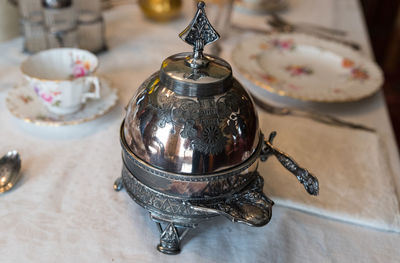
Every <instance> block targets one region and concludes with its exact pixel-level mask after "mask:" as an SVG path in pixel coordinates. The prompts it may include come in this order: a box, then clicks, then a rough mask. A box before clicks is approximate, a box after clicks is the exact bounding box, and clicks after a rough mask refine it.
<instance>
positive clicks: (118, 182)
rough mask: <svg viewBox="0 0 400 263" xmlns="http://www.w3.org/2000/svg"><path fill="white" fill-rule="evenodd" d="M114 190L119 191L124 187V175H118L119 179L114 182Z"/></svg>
mask: <svg viewBox="0 0 400 263" xmlns="http://www.w3.org/2000/svg"><path fill="white" fill-rule="evenodd" d="M113 187H114V191H116V192H119V191H121V190H122V188H124V184H123V182H122V177H118V178H117V180H115V182H114V186H113Z"/></svg>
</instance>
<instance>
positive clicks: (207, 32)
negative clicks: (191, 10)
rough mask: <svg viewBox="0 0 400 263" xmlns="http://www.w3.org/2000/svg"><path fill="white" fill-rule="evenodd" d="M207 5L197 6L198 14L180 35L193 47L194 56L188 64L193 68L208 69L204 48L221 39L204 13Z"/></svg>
mask: <svg viewBox="0 0 400 263" xmlns="http://www.w3.org/2000/svg"><path fill="white" fill-rule="evenodd" d="M205 5H206V4H205V3H204V2H203V1H200V2H199V3H198V4H197V12H196V15H195V16H194V18H193V20H192V22H190V24H189V25H188V26H187V27H186V28H185V29H184V30H183V31H182V32H181V33H180V34H179V37H180V38H181V39H182V40H183V41H185V42H186V43H188V44H189V45H191V46H193V55H192V57H191V58H189V59H188V60H187V61H186V62H187V64H188V65H189V66H190V67H192V68H202V67H206V66H207V64H208V60H207V58H205V57H204V56H203V49H204V46H205V45H207V44H210V43H212V42H214V41H217V40H218V39H219V34H218V32H217V31H216V30H215V29H214V28H213V27H212V25H211V23H210V21H209V20H208V18H207V16H206V12H205V11H204V7H205Z"/></svg>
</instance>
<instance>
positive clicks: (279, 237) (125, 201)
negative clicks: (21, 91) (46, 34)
mask: <svg viewBox="0 0 400 263" xmlns="http://www.w3.org/2000/svg"><path fill="white" fill-rule="evenodd" d="M182 2H183V7H182V12H181V16H179V17H178V18H177V19H175V20H172V21H168V22H164V23H160V22H155V21H152V20H150V19H148V18H146V17H145V16H144V14H143V13H142V11H141V9H140V7H139V5H138V4H137V3H136V2H135V1H133V2H132V3H128V4H124V5H122V4H121V5H117V6H115V7H113V8H111V9H108V10H106V11H105V12H104V13H103V15H104V20H105V25H106V28H105V29H106V30H105V32H106V42H107V50H106V51H103V52H102V53H99V54H97V55H98V58H99V61H100V66H99V69H98V72H97V74H98V75H99V76H100V77H101V78H104V79H107V81H109V82H110V83H111V85H112V86H113V87H114V88H116V89H117V91H118V98H119V99H118V102H117V104H116V106H115V107H113V108H112V109H111V110H110V111H108V112H106V113H104V115H103V116H99V117H98V118H96V119H94V120H90V121H87V122H84V123H80V124H77V125H63V126H59V127H53V126H46V125H35V124H34V123H29V122H26V121H25V120H24V119H20V118H17V117H15V116H14V115H13V114H12V113H11V112H10V111H9V110H8V108H7V103H6V98H7V96H8V94H9V92H10V91H11V90H12V89H14V88H15V86H16V85H23V84H21V83H24V80H23V76H22V73H21V71H20V65H21V63H22V62H23V61H24V60H25V59H26V58H27V57H28V56H29V54H26V53H24V52H23V51H22V46H23V38H22V37H18V38H15V39H11V40H8V41H6V42H2V43H0V154H1V153H6V152H7V151H9V150H17V151H18V152H19V153H20V156H21V160H22V168H21V173H22V177H21V179H20V181H19V182H18V183H17V184H16V186H15V187H14V188H13V189H12V190H11V191H9V192H7V193H3V194H0V226H1V228H0V232H1V234H0V255H1V256H0V262H399V259H400V249H399V248H400V227H398V228H396V227H391V226H400V219H399V217H398V216H397V215H398V214H399V213H398V211H399V209H400V206H399V200H400V195H399V193H400V158H399V153H398V148H397V144H396V141H395V137H394V134H393V129H392V125H391V121H390V118H389V114H388V109H387V105H386V103H385V99H384V94H383V91H382V90H380V91H378V92H377V93H375V94H373V95H371V96H369V97H367V98H364V99H362V100H359V101H354V102H344V103H313V102H307V101H301V100H296V99H292V98H288V97H284V96H279V95H276V94H271V93H269V92H268V91H266V90H262V89H260V88H258V87H256V86H255V85H254V83H251V81H249V80H247V79H246V78H245V77H243V76H242V75H241V74H240V72H239V71H238V69H237V67H236V66H235V64H234V63H232V57H231V52H232V49H233V47H234V46H235V44H236V43H237V41H240V40H243V39H245V38H246V37H247V36H249V35H253V34H255V33H254V32H252V29H255V28H256V29H261V30H271V28H269V27H268V25H267V24H266V22H265V21H266V17H267V15H265V14H252V13H249V12H243V10H241V9H239V8H234V9H233V13H232V16H231V25H237V26H238V27H239V26H240V28H241V29H240V30H234V29H233V26H232V30H230V31H229V35H228V36H227V37H225V36H224V35H223V38H222V39H221V40H220V46H221V49H222V50H221V51H220V53H219V56H220V57H222V58H223V59H225V60H227V61H228V62H229V63H230V64H231V65H232V68H233V75H234V76H235V77H236V78H237V79H238V80H239V81H240V82H241V83H242V85H243V86H244V87H245V88H246V89H248V90H249V91H251V92H253V94H255V96H258V98H259V99H261V100H264V101H265V102H269V103H271V104H273V105H276V106H281V107H290V108H296V109H301V110H312V111H314V112H318V113H321V114H329V115H332V116H335V117H336V118H340V119H342V120H345V121H348V122H353V123H358V124H362V125H364V126H367V127H371V128H373V129H375V132H374V135H373V136H376V137H377V138H378V139H377V142H378V143H379V147H380V148H382V149H383V151H384V153H383V152H382V154H375V155H371V156H369V155H368V154H369V153H368V149H370V148H367V147H364V148H362V146H363V145H361V146H360V145H358V144H357V145H356V142H357V143H360V140H357V139H354V140H353V139H348V140H346V138H345V137H346V136H355V137H354V138H361V137H356V136H357V134H355V133H356V132H358V131H352V130H351V129H349V128H343V127H333V126H332V127H331V126H329V125H325V124H320V123H317V122H313V121H310V120H304V122H305V123H306V124H304V123H303V122H302V123H300V124H299V125H300V126H296V127H300V128H303V129H309V130H305V131H304V136H303V137H301V138H303V139H304V140H305V141H307V140H309V141H310V142H311V141H312V140H313V139H314V137H315V135H314V136H313V135H312V134H315V133H316V131H318V129H320V130H323V131H324V132H325V131H326V132H328V133H329V131H330V130H331V129H334V132H335V136H336V137H335V138H336V139H337V140H338V141H340V140H343V141H345V142H346V145H345V146H346V148H343V149H349V152H352V149H354V152H355V153H356V154H353V155H351V156H350V155H347V156H346V153H345V151H343V152H342V153H343V156H346V158H343V162H346V164H345V166H344V167H345V168H346V169H349V170H351V169H353V168H354V166H359V167H360V168H359V169H358V170H354V171H358V172H357V173H360V171H365V173H366V174H368V167H369V166H368V165H366V164H367V163H368V162H371V163H373V162H374V161H375V160H373V158H375V157H376V156H381V157H382V160H383V161H385V162H386V163H387V167H386V168H385V170H384V171H385V172H384V173H376V174H375V173H374V174H372V175H371V176H373V177H371V178H375V179H376V180H378V182H382V183H384V185H385V188H383V189H381V191H380V192H379V193H382V194H386V193H388V192H390V193H392V194H393V195H392V196H391V197H390V198H389V197H386V196H383V197H382V198H380V196H376V195H375V194H374V192H373V190H374V189H378V190H379V186H378V185H377V184H375V185H368V182H371V183H372V182H377V181H373V180H372V179H371V180H370V179H368V178H367V177H362V176H361V174H354V178H364V179H365V180H364V179H354V180H352V178H351V177H352V176H353V174H352V173H349V175H346V178H344V179H343V181H340V182H339V185H336V186H335V188H336V189H337V190H336V191H334V190H332V189H330V187H329V184H330V181H329V178H327V179H325V180H323V178H324V177H319V174H318V169H316V170H315V169H314V170H313V166H315V167H317V168H318V167H319V166H320V165H321V163H323V164H324V169H326V171H330V170H335V169H336V167H335V166H334V165H333V164H334V163H333V161H332V162H331V160H330V159H332V158H333V159H334V158H335V156H337V155H340V154H337V153H334V152H332V153H331V154H330V155H329V156H330V159H321V158H319V156H313V155H312V153H309V152H307V154H302V153H304V151H302V150H301V149H298V148H300V147H297V148H296V142H293V141H290V142H291V143H290V144H288V146H286V145H285V144H284V143H283V144H284V145H282V150H286V149H284V148H285V147H289V148H290V147H291V146H290V145H293V144H294V146H293V151H294V152H296V154H295V156H294V157H295V159H296V161H298V162H299V163H301V164H302V165H304V166H306V167H307V168H309V170H311V171H313V173H315V175H316V176H317V177H319V179H320V195H321V198H326V199H322V200H328V201H329V199H334V200H339V201H338V202H339V203H338V205H335V206H333V205H332V207H333V208H332V209H337V210H335V211H339V210H340V209H341V207H347V208H348V210H346V215H343V214H340V213H336V212H335V211H333V210H332V211H333V212H332V213H324V212H321V211H322V210H323V209H322V210H321V209H319V208H318V209H308V208H307V207H312V205H313V204H312V202H313V200H317V199H318V197H309V198H310V199H307V200H311V201H309V202H310V203H308V205H309V206H301V205H294V204H293V202H288V201H287V200H285V196H279V195H277V202H276V204H275V205H274V207H273V215H272V219H271V221H270V222H269V224H268V225H266V226H263V227H249V226H246V225H244V224H239V223H233V222H230V221H229V220H227V219H225V218H223V217H217V218H214V219H212V220H209V221H206V222H204V223H202V224H199V225H198V226H197V227H196V228H195V229H193V230H191V231H189V232H188V234H187V235H186V237H185V239H183V240H182V244H181V247H182V251H181V253H180V254H178V255H173V256H171V255H165V254H162V253H160V252H158V251H157V250H156V245H157V244H158V242H159V231H158V229H157V228H156V225H155V224H154V222H153V221H152V220H151V219H150V217H149V215H148V212H147V211H146V210H145V209H143V208H142V207H140V206H139V205H137V204H136V203H135V202H133V201H132V199H131V198H130V197H129V195H128V194H126V192H125V191H124V190H122V191H120V192H116V191H114V189H113V183H114V180H115V179H117V178H118V177H119V176H120V174H121V167H122V159H121V146H120V141H119V136H120V125H121V122H122V120H123V119H124V116H125V106H126V105H127V104H128V103H129V101H130V99H131V98H132V97H133V96H134V95H135V93H136V90H137V89H138V88H139V86H140V85H141V83H142V82H143V81H144V80H145V79H146V78H148V77H149V76H150V75H151V74H152V73H154V72H156V71H157V70H159V68H160V66H161V63H162V61H163V59H165V58H166V57H168V56H170V55H172V54H176V53H179V52H186V51H190V47H189V46H187V45H186V44H185V43H184V42H183V41H182V40H181V39H180V38H179V37H178V34H179V33H180V32H181V31H182V30H183V29H184V28H185V27H186V26H187V25H188V24H189V22H190V20H191V19H192V17H193V15H194V13H195V10H196V9H195V5H194V4H193V2H194V1H182ZM281 15H282V16H283V17H284V18H286V19H288V20H289V21H291V22H294V23H296V22H306V23H310V24H318V25H320V26H325V27H331V28H336V29H340V30H343V31H345V32H347V36H346V39H349V40H352V41H356V42H357V43H359V44H360V46H361V50H360V51H358V52H360V54H362V55H363V56H365V57H368V58H369V59H370V60H374V55H373V52H372V49H371V45H370V40H369V35H368V31H367V28H366V25H365V21H364V17H363V12H362V7H361V3H360V2H359V1H358V0H288V8H287V10H285V11H283V12H282V13H281ZM246 28H247V29H248V30H246ZM253 31H254V30H253ZM206 52H208V51H207V50H206ZM38 66H40V65H38ZM258 111H259V116H260V126H261V127H262V129H268V130H266V131H264V132H265V133H268V132H269V131H272V130H273V129H274V128H275V127H273V125H272V124H273V123H282V127H286V128H287V127H289V129H290V121H291V120H293V119H288V118H286V117H279V116H275V117H271V119H270V120H271V122H266V121H265V120H266V119H265V118H267V117H268V116H267V115H266V116H267V117H265V118H264V117H262V116H264V115H263V114H264V113H262V111H263V110H262V107H259V108H258ZM296 121H299V120H297V119H296ZM270 125H271V126H272V127H270ZM301 125H303V126H301ZM322 125H324V127H322ZM300 128H299V129H300ZM290 132H291V133H292V134H293V136H296V135H295V134H296V129H295V128H293V129H292V130H291V131H290ZM313 132H314V133H313ZM307 134H311V136H309V137H306V135H307ZM290 136H291V135H290V133H285V132H283V133H281V135H280V133H279V131H278V137H277V138H278V139H277V141H276V145H278V146H279V144H280V142H284V141H285V140H288V139H289V137H290ZM371 136H372V135H371V134H367V135H365V137H362V138H367V139H365V141H364V143H365V144H367V143H368V141H369V140H370V139H369V138H372V137H371ZM320 137H321V138H322V137H324V136H320ZM326 138H327V139H326V140H327V141H324V142H323V143H320V142H319V143H315V145H314V144H312V143H311V145H314V147H317V146H318V144H320V145H321V144H323V145H322V146H321V147H322V148H323V149H322V150H320V151H319V153H318V155H320V153H322V154H323V153H324V151H326V152H329V151H334V150H335V147H333V146H332V145H329V143H330V141H329V140H330V139H329V138H330V137H329V136H328V135H326ZM332 140H333V139H332ZM353 141H354V145H353V144H352V143H353ZM305 144H306V143H304V144H302V145H305ZM307 145H308V143H307ZM343 147H344V146H343ZM357 147H360V148H357ZM341 149H342V148H341ZM357 149H363V151H364V152H360V153H357ZM290 150H292V148H290ZM288 151H289V150H288ZM311 152H312V151H311ZM352 153H353V152H352ZM289 154H291V152H290V151H289ZM358 155H360V156H363V158H362V159H360V160H363V161H362V162H361V161H360V162H357V161H353V159H354V160H359V159H357V156H358ZM339 157H340V156H338V158H339ZM340 160H342V159H340ZM352 161H353V162H352ZM268 162H269V161H268ZM271 162H272V161H271ZM266 165H267V164H265V163H260V168H261V171H265V170H267V168H268V167H269V166H266ZM265 167H267V168H265ZM277 167H278V166H277ZM364 167H366V168H364ZM342 168H343V167H341V168H340V169H342ZM268 169H269V168H268ZM277 169H278V168H277ZM338 169H339V168H338ZM343 169H344V168H343ZM363 169H366V170H363ZM273 171H274V172H276V170H273ZM321 171H325V170H323V169H322V170H321ZM277 173H281V174H280V175H279V178H282V180H283V181H290V180H292V179H293V182H294V185H296V186H298V184H296V182H295V179H294V178H292V177H290V176H289V175H285V173H287V172H285V171H284V170H283V169H282V170H278V171H277ZM361 173H362V172H361ZM357 176H361V177H357ZM273 179H275V178H273ZM345 179H346V181H344V180H345ZM271 180H272V179H271ZM379 180H380V181H379ZM265 181H266V182H265V184H266V186H265V187H266V188H265V189H266V191H265V192H266V194H267V195H268V194H269V193H270V192H272V193H275V192H279V191H280V189H282V190H281V191H283V189H284V190H285V191H287V189H286V188H284V187H282V188H280V187H279V185H278V184H273V187H272V188H273V189H272V188H268V185H269V179H266V180H265ZM333 182H334V181H333ZM282 184H285V182H283V183H282ZM372 184H374V183H372ZM360 185H362V186H363V187H364V188H360V187H359V186H360ZM274 187H275V188H274ZM389 188H390V191H389V190H388V189H389ZM341 189H345V190H343V191H341ZM352 189H361V190H363V189H365V190H363V191H364V192H360V193H361V194H362V195H361V196H362V198H360V200H358V199H357V196H356V195H352V194H351V190H352ZM361 190H360V191H361ZM378 190H377V191H378ZM290 191H293V192H302V191H303V189H301V187H300V186H299V187H298V188H296V189H292V190H290ZM324 191H325V193H326V192H329V193H330V194H331V196H325V197H324V196H323V194H324ZM369 191H371V192H369ZM369 193H370V195H368V194H369ZM346 194H348V195H346ZM274 196H275V195H274V194H273V195H272V196H271V199H273V200H274ZM343 196H344V197H343ZM341 197H343V198H341ZM293 198H297V196H295V197H293ZM304 198H308V197H304ZM314 198H315V199H314ZM338 198H341V199H338ZM352 198H354V199H353V200H351V199H352ZM366 199H368V202H363V200H366ZM279 200H280V201H279ZM388 200H390V202H391V206H392V207H393V209H392V210H393V211H394V212H393V214H396V216H392V217H389V216H387V217H386V218H393V220H391V219H390V220H389V221H390V222H388V224H387V225H388V226H385V227H383V226H382V224H381V225H378V226H375V225H374V222H375V221H374V222H372V223H368V220H366V221H362V220H357V218H356V219H354V220H350V219H349V220H347V219H346V216H347V215H348V214H350V215H351V212H352V211H353V210H352V207H354V213H357V211H358V210H357V209H358V208H357V209H356V208H355V207H357V205H359V206H360V209H366V207H368V206H369V205H371V207H373V208H374V209H375V208H379V207H381V208H382V210H375V211H369V213H370V214H369V215H372V216H375V217H376V218H378V217H379V216H380V215H379V213H381V211H383V212H382V213H386V212H385V211H386V210H384V209H385V207H388V206H389V205H388V204H387V203H386V202H389V201H388ZM350 204H351V205H350ZM323 206H324V204H321V207H323ZM329 209H331V208H329ZM323 211H326V210H323ZM340 211H341V210H340ZM360 211H361V210H360ZM362 211H364V210H362ZM338 214H340V215H338ZM375 217H374V218H375ZM378 219H379V218H378ZM359 221H360V222H359ZM361 221H362V222H361ZM365 222H367V223H365ZM385 222H386V221H385Z"/></svg>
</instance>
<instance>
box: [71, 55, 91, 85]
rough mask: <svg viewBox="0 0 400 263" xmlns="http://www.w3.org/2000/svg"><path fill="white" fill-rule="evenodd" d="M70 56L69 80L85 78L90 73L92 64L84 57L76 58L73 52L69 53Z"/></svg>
mask: <svg viewBox="0 0 400 263" xmlns="http://www.w3.org/2000/svg"><path fill="white" fill-rule="evenodd" d="M70 56H71V68H72V74H71V75H70V77H71V79H76V78H81V77H85V76H87V75H89V74H90V73H91V72H92V64H91V62H90V60H89V59H88V58H87V57H85V56H84V55H81V56H77V55H76V54H74V53H73V52H71V53H70Z"/></svg>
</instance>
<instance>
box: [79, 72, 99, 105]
mask: <svg viewBox="0 0 400 263" xmlns="http://www.w3.org/2000/svg"><path fill="white" fill-rule="evenodd" d="M85 82H86V83H85V84H89V85H91V86H94V91H92V92H90V91H89V92H86V93H85V94H83V96H82V103H85V102H86V100H87V99H99V98H100V81H99V78H98V77H93V76H89V77H85Z"/></svg>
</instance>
